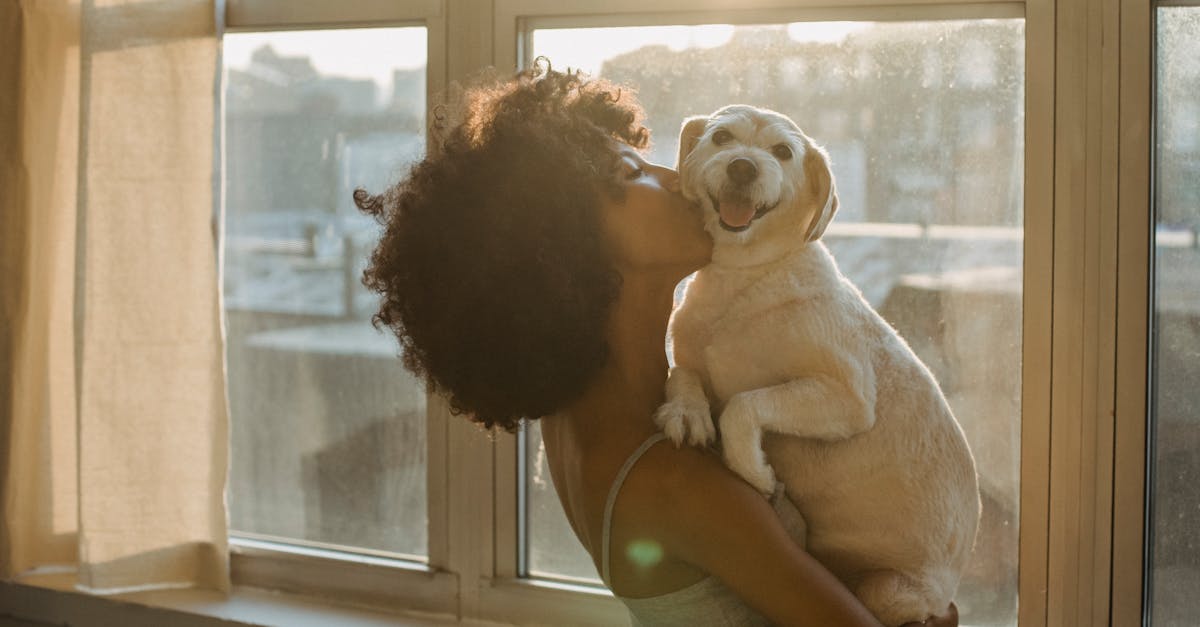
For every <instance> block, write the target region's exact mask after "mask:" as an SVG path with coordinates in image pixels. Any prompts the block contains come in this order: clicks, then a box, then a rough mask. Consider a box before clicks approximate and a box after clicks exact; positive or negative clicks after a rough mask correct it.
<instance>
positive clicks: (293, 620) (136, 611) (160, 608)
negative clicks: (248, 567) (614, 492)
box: [0, 573, 498, 627]
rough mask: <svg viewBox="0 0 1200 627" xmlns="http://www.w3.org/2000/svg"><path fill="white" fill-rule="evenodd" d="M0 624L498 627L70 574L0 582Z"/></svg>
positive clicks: (311, 600) (257, 593)
mask: <svg viewBox="0 0 1200 627" xmlns="http://www.w3.org/2000/svg"><path fill="white" fill-rule="evenodd" d="M0 608H3V609H0V618H3V617H6V616H11V617H15V618H19V619H25V620H33V621H41V622H45V623H49V624H57V625H61V624H70V625H90V624H120V625H128V626H129V627H139V626H141V625H146V626H147V627H149V626H158V625H164V624H169V625H179V626H186V627H192V626H195V627H216V626H218V625H220V626H221V627H229V626H230V625H247V626H249V625H278V626H281V627H284V626H286V627H293V626H297V627H308V626H312V627H318V626H320V627H325V626H328V625H339V626H345V627H382V626H385V625H386V626H392V627H394V626H396V625H400V626H404V627H431V626H436V625H458V624H468V625H498V623H488V622H482V621H462V622H459V621H457V620H455V619H454V618H453V617H448V616H426V615H419V614H410V613H388V612H380V611H374V610H366V609H359V608H353V607H347V606H343V605H338V604H336V603H333V602H330V601H328V600H326V599H320V598H315V597H308V596H300V595H294V594H283V593H278V592H272V591H266V590H258V589H255V588H247V587H243V586H235V587H234V589H233V591H232V592H231V593H230V594H229V596H228V597H226V596H225V595H223V594H221V593H219V592H214V591H210V590H197V589H178V590H155V591H144V592H134V593H126V594H117V595H111V596H98V595H93V594H88V593H86V592H82V591H79V590H77V589H75V575H74V574H73V573H54V574H35V575H27V576H24V577H22V578H21V579H20V580H19V581H15V582H12V581H9V582H0Z"/></svg>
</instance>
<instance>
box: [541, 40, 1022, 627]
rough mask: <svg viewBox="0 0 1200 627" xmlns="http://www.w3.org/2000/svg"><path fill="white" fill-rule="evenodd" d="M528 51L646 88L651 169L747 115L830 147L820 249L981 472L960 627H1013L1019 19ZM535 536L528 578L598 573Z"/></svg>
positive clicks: (551, 540) (560, 539)
mask: <svg viewBox="0 0 1200 627" xmlns="http://www.w3.org/2000/svg"><path fill="white" fill-rule="evenodd" d="M532 37H533V46H532V50H533V54H534V55H546V56H547V57H549V58H550V60H551V62H552V63H553V64H554V65H555V67H558V68H565V67H568V66H569V67H578V68H582V69H584V70H586V71H588V72H591V73H593V74H599V75H601V76H604V77H606V78H610V79H613V80H616V81H619V82H623V83H628V84H631V85H633V86H634V87H635V88H636V89H637V90H638V95H639V97H640V99H641V101H642V104H643V105H644V106H645V107H646V109H647V118H648V122H647V125H648V126H649V127H650V128H651V130H652V131H653V132H654V134H653V137H652V141H653V146H652V147H651V149H650V157H651V160H652V161H657V162H659V163H665V164H670V165H673V164H674V162H675V159H676V151H677V145H678V137H677V134H678V131H679V127H680V123H681V121H682V120H683V118H684V117H685V116H688V115H693V114H704V113H710V112H712V111H714V110H715V109H717V108H719V107H721V106H723V105H726V104H730V103H736V102H744V103H749V104H755V105H758V106H763V107H768V108H771V109H776V110H778V111H781V112H783V113H786V114H788V115H790V116H791V117H792V118H793V119H794V120H796V122H797V123H798V124H799V125H800V127H801V128H802V129H804V130H805V132H806V133H807V134H808V135H810V136H811V137H813V138H814V139H815V140H816V141H817V143H819V144H821V145H823V146H825V148H826V149H827V150H828V151H829V153H830V154H831V156H832V158H833V169H834V174H835V175H836V177H837V182H838V190H839V194H840V198H841V209H840V210H839V213H838V215H837V218H836V219H835V220H834V222H833V224H832V225H831V226H830V227H829V229H828V230H827V231H826V234H825V242H826V243H827V244H828V246H829V248H830V249H831V250H832V252H833V254H834V256H835V257H836V258H837V260H838V263H839V265H840V266H841V269H842V271H843V272H844V273H845V274H846V275H847V276H848V277H850V279H851V280H853V281H854V282H855V283H856V284H857V285H858V286H859V288H861V289H862V291H863V293H864V295H865V296H866V297H867V299H868V300H869V301H870V302H871V304H872V305H873V306H874V307H875V308H876V309H877V310H878V311H879V312H880V313H881V314H882V315H883V317H884V318H886V319H887V320H888V321H889V322H890V323H891V324H892V325H893V326H895V327H896V328H897V329H898V330H899V331H900V333H901V334H902V335H903V336H904V337H905V338H906V339H907V340H908V342H909V343H910V344H911V345H912V347H913V348H914V349H915V350H916V352H917V353H918V354H919V355H920V357H921V359H922V360H924V362H925V363H926V364H927V365H928V366H929V367H930V369H932V370H933V372H934V374H935V375H936V376H937V378H938V381H939V382H940V383H941V385H942V388H943V390H944V391H945V393H946V396H947V397H948V398H949V400H950V403H951V405H952V406H953V408H954V411H955V414H956V415H957V417H958V419H959V422H960V423H961V424H962V426H963V429H964V430H965V431H966V433H967V437H968V439H969V441H970V443H971V446H972V449H973V451H974V454H975V459H976V463H977V464H978V470H979V473H980V477H981V489H982V492H983V519H982V522H981V526H980V532H979V537H978V542H977V545H976V549H975V554H974V557H973V560H972V563H971V564H970V566H969V567H968V570H967V571H966V573H965V574H964V579H963V583H962V586H961V588H960V589H959V594H958V600H957V602H958V604H959V607H960V609H961V611H962V618H963V622H964V624H972V625H976V624H988V625H1011V624H1015V622H1016V606H1017V532H1018V529H1017V523H1018V506H1019V503H1018V495H1019V489H1018V473H1019V469H1020V450H1019V444H1020V428H1021V419H1020V408H1021V291H1022V243H1023V228H1022V214H1023V185H1024V180H1023V171H1024V170H1023V169H1024V163H1023V158H1024V150H1025V146H1024V54H1025V46H1024V40H1025V30H1024V22H1023V21H1022V20H973V21H938V22H886V23H871V22H854V23H845V22H839V23H797V24H787V25H783V24H780V25H768V26H729V25H708V26H693V27H687V26H669V27H636V28H597V29H554V30H537V31H535V32H534V33H533V34H532ZM529 448H530V449H531V450H536V449H537V447H536V446H534V445H532V444H531V446H530V447H529ZM531 476H534V475H533V474H531ZM546 489H547V486H545V484H544V483H542V484H538V483H533V484H531V485H530V486H529V492H530V494H531V497H530V499H531V501H534V500H536V499H537V498H544V499H545V500H546V502H548V503H549V502H552V501H553V492H552V491H550V492H547V491H546ZM539 491H542V492H545V496H544V497H537V496H536V495H537V494H538V493H539ZM542 517H545V518H546V520H542V519H541V518H542ZM530 525H531V529H532V530H541V529H545V528H547V527H549V526H552V525H557V526H558V527H559V528H560V529H565V528H566V522H565V519H564V518H563V515H562V513H561V510H559V509H556V508H554V507H552V506H549V505H547V506H539V507H537V508H532V511H531V512H530ZM529 538H530V544H529V547H528V555H529V564H530V571H531V572H533V573H538V574H543V573H551V574H557V573H562V574H571V575H575V576H578V575H579V574H582V573H586V572H593V571H591V570H590V569H591V564H590V563H586V558H585V557H584V556H582V553H577V558H576V561H575V562H574V563H573V564H572V565H571V566H562V565H561V563H560V562H558V561H555V562H551V557H550V556H554V559H556V560H558V559H563V558H562V555H563V553H565V552H566V551H567V550H568V549H567V547H566V546H565V544H571V543H573V542H574V541H573V540H570V538H571V535H570V532H569V531H566V532H562V531H559V532H555V533H553V534H550V533H539V532H537V531H531V533H530V534H529ZM564 538H566V540H564ZM572 550H573V549H572Z"/></svg>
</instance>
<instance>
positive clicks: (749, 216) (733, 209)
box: [708, 193, 779, 233]
mask: <svg viewBox="0 0 1200 627" xmlns="http://www.w3.org/2000/svg"><path fill="white" fill-rule="evenodd" d="M708 198H709V200H711V201H712V206H713V211H716V212H717V215H719V216H720V219H719V222H720V223H721V228H723V229H725V230H726V231H729V232H730V233H741V232H742V231H745V230H746V229H748V228H750V224H751V223H752V222H754V221H755V220H757V219H759V218H761V217H763V216H765V215H767V213H769V212H770V211H771V210H772V209H774V208H775V207H777V206H778V205H779V201H778V200H777V201H775V202H774V203H772V204H770V205H768V204H766V203H759V204H757V205H756V204H754V203H752V202H751V201H750V200H749V199H746V198H743V197H741V196H736V195H724V196H723V197H722V198H717V197H716V196H714V195H713V194H712V193H709V195H708Z"/></svg>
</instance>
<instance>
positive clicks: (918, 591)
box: [854, 570, 952, 627]
mask: <svg viewBox="0 0 1200 627" xmlns="http://www.w3.org/2000/svg"><path fill="white" fill-rule="evenodd" d="M941 588H942V586H940V585H936V584H933V583H931V582H929V581H926V580H924V579H918V578H914V577H910V576H909V575H906V574H904V573H902V572H899V571H895V570H877V571H874V572H872V573H870V574H869V575H867V576H866V578H864V579H863V580H862V581H861V582H859V584H858V586H857V587H856V588H855V589H854V594H855V596H857V597H858V600H860V601H862V602H863V605H865V606H867V609H869V610H871V613H872V614H874V615H875V618H878V619H879V622H881V623H883V624H884V625H886V626H887V627H897V626H898V625H903V624H905V623H909V622H921V621H923V620H925V619H927V618H929V617H931V616H934V615H937V614H941V613H942V612H945V611H946V608H947V607H949V605H950V601H951V600H952V599H951V598H950V594H952V593H949V592H946V591H944V590H942V589H941Z"/></svg>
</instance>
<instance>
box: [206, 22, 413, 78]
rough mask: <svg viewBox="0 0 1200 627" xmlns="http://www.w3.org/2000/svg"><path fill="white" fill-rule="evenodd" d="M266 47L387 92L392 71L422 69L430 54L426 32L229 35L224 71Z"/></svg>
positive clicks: (363, 30) (358, 30) (224, 49)
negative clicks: (370, 81)
mask: <svg viewBox="0 0 1200 627" xmlns="http://www.w3.org/2000/svg"><path fill="white" fill-rule="evenodd" d="M265 44H270V45H271V47H273V48H274V49H275V51H276V52H278V53H279V54H281V55H283V56H289V57H291V56H307V57H309V58H311V59H312V62H313V66H315V67H316V68H317V71H319V72H321V73H322V74H327V75H331V76H345V77H350V78H370V79H372V80H374V81H375V82H376V83H377V84H379V85H380V86H381V87H383V88H384V90H385V91H386V90H387V89H388V88H390V86H391V83H392V71H393V70H397V69H411V68H417V67H423V66H424V65H425V60H426V55H427V52H426V37H425V28H424V27H407V28H347V29H338V30H323V31H272V32H266V33H230V34H228V35H225V41H224V44H223V47H222V54H223V56H224V60H225V66H226V67H230V68H235V69H242V68H245V67H246V66H248V65H250V55H251V54H252V53H253V52H254V51H255V50H257V49H258V48H260V47H262V46H263V45H265Z"/></svg>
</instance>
